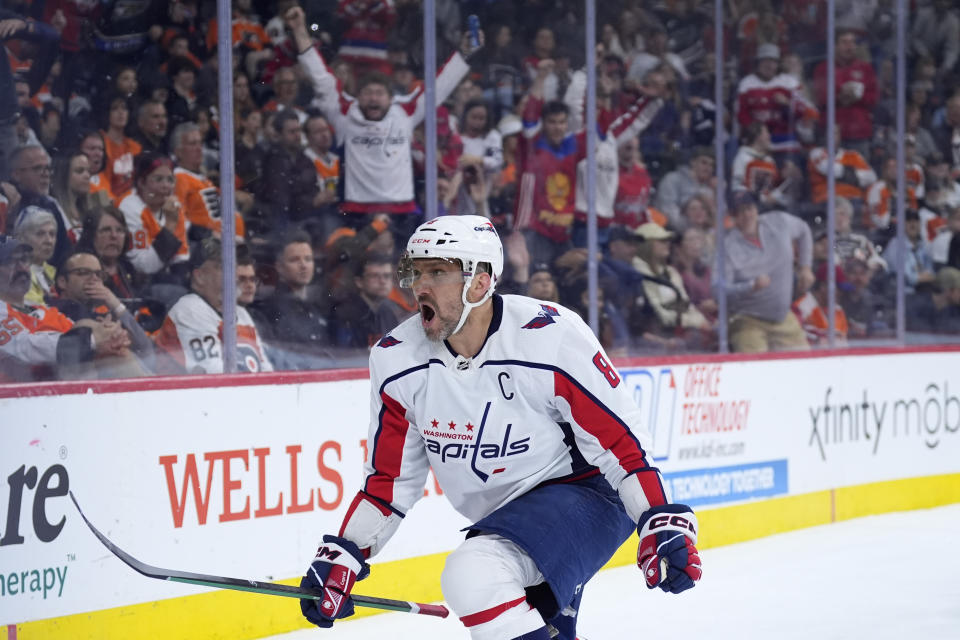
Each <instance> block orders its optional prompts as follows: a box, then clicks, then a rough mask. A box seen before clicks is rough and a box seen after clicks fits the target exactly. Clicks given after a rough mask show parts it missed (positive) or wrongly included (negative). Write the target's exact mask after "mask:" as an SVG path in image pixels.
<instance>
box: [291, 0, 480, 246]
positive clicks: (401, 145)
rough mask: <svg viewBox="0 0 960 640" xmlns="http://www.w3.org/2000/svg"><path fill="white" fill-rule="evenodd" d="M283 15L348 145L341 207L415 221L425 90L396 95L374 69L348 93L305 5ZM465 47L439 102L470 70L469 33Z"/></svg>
mask: <svg viewBox="0 0 960 640" xmlns="http://www.w3.org/2000/svg"><path fill="white" fill-rule="evenodd" d="M284 17H285V19H286V21H287V26H289V27H290V30H291V32H292V33H293V37H294V40H295V42H296V45H297V51H298V52H299V61H300V65H301V66H302V67H303V69H304V71H306V73H307V75H308V76H309V78H310V80H311V81H312V82H313V89H314V92H315V93H316V94H317V100H318V101H319V106H320V110H321V111H322V112H323V115H324V116H326V118H327V120H328V121H329V122H330V125H331V126H332V127H333V130H334V131H335V132H336V135H337V145H338V146H339V145H343V147H344V161H343V166H344V172H345V176H344V200H343V203H342V204H341V207H340V208H341V210H342V211H343V212H344V213H353V214H372V213H389V214H397V215H406V217H407V220H408V221H409V220H415V218H414V215H415V214H416V213H417V212H418V209H417V204H416V202H415V201H414V199H413V164H412V159H411V155H410V143H411V141H412V139H413V130H414V128H415V127H416V126H417V125H418V124H419V123H420V122H421V121H422V120H423V116H424V113H425V112H426V109H427V107H426V105H425V102H426V98H425V95H424V93H423V89H422V88H419V89H417V90H415V91H414V92H413V93H412V94H410V95H407V96H402V97H394V96H392V95H391V93H390V81H389V79H388V78H387V77H386V76H384V75H382V74H376V73H372V74H368V75H365V76H364V77H363V78H361V80H360V84H359V89H358V90H357V94H358V95H357V96H356V97H353V96H350V95H348V94H346V93H345V92H344V91H343V90H342V88H341V87H340V86H338V83H337V79H336V77H335V76H334V75H333V73H332V72H331V71H330V69H329V68H328V67H327V65H326V63H325V62H324V60H323V58H321V57H320V54H319V53H318V52H317V50H316V48H315V47H314V46H313V41H312V40H311V39H310V35H309V33H308V32H307V27H306V24H305V20H304V14H303V9H301V8H300V7H292V8H291V9H289V10H288V11H287V12H286V14H285V15H284ZM481 44H482V37H481ZM461 51H462V53H460V52H457V53H454V54H453V55H452V56H451V57H450V59H449V60H447V62H446V64H444V65H443V67H442V69H441V70H440V72H439V73H438V74H437V96H436V101H437V103H438V104H439V103H442V102H443V101H444V100H446V98H447V96H448V95H449V94H450V92H451V91H453V89H454V87H456V85H457V83H458V82H460V80H461V79H462V78H463V77H464V76H465V75H466V74H467V72H468V71H469V66H468V65H467V62H466V60H465V57H467V56H469V55H470V54H472V53H473V52H474V51H476V48H473V47H471V45H470V44H469V38H468V37H467V35H466V34H464V38H463V44H462V45H461ZM361 226H362V225H361ZM400 228H401V229H402V228H404V226H403V225H401V226H400ZM406 228H407V229H408V230H409V229H411V228H413V227H412V226H406ZM408 232H409V231H408Z"/></svg>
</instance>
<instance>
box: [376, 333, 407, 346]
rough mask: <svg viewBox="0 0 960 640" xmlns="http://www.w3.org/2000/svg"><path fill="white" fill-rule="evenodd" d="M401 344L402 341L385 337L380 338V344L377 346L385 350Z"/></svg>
mask: <svg viewBox="0 0 960 640" xmlns="http://www.w3.org/2000/svg"><path fill="white" fill-rule="evenodd" d="M401 342H403V340H397V339H396V338H394V337H393V336H391V335H386V336H383V337H382V338H380V342H378V343H377V346H378V347H383V348H384V349H386V348H387V347H392V346H394V345H397V344H400V343H401Z"/></svg>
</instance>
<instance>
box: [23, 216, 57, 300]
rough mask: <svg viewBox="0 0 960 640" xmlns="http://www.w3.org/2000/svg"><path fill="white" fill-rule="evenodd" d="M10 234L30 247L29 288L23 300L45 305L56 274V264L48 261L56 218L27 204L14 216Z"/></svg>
mask: <svg viewBox="0 0 960 640" xmlns="http://www.w3.org/2000/svg"><path fill="white" fill-rule="evenodd" d="M13 235H14V237H16V239H17V240H19V241H20V242H22V243H23V244H26V245H29V246H30V248H31V249H33V251H32V252H31V253H30V256H31V262H30V290H29V291H28V292H27V295H26V296H25V297H24V299H25V300H26V302H27V304H30V305H43V304H46V298H47V296H49V295H50V290H51V289H52V287H53V280H54V278H56V276H57V269H56V267H54V266H53V265H52V264H50V259H51V257H52V256H53V250H54V247H55V245H56V241H57V221H56V219H54V217H53V214H52V213H50V212H49V211H46V210H44V209H41V208H39V207H36V206H30V207H27V208H26V209H24V210H23V211H21V212H20V215H19V216H18V217H17V224H16V226H15V227H14V230H13Z"/></svg>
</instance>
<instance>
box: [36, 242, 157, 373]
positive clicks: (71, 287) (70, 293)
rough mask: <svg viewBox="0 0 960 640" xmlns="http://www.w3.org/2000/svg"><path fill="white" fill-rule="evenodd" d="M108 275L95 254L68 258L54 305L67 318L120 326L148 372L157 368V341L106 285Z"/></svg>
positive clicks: (57, 284) (78, 254)
mask: <svg viewBox="0 0 960 640" xmlns="http://www.w3.org/2000/svg"><path fill="white" fill-rule="evenodd" d="M106 278H107V272H106V271H104V270H103V266H102V265H101V264H100V259H99V258H97V256H95V255H93V254H92V253H86V252H83V251H78V252H76V253H74V254H72V255H71V256H70V257H68V258H67V259H66V260H65V261H64V263H63V267H62V268H61V269H60V271H59V272H58V273H57V279H56V291H57V296H56V297H54V298H51V299H50V306H51V307H55V308H57V309H59V310H60V312H61V313H63V314H64V315H65V316H67V317H68V318H70V319H71V320H73V321H74V322H77V321H79V320H85V319H89V320H97V321H101V320H103V321H107V322H111V323H118V324H119V325H120V326H121V327H122V328H123V330H124V331H126V332H127V336H128V337H129V338H130V351H132V352H133V354H135V355H136V356H137V358H139V360H140V362H141V364H142V365H143V366H144V367H145V368H146V369H152V368H153V359H154V353H153V342H152V341H151V340H150V338H149V337H147V334H146V333H145V332H144V331H143V329H142V328H141V327H140V325H139V323H137V319H136V318H135V317H134V315H133V313H131V312H130V310H129V309H127V307H126V306H125V305H124V304H123V302H121V301H120V299H119V298H118V297H117V296H116V294H115V293H113V291H111V290H110V289H109V288H108V287H107V286H106V284H105V283H104V281H105V279H106Z"/></svg>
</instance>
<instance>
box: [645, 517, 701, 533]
mask: <svg viewBox="0 0 960 640" xmlns="http://www.w3.org/2000/svg"><path fill="white" fill-rule="evenodd" d="M668 525H670V526H674V527H678V528H680V529H689V530H690V532H691V533H693V534H694V535H696V534H697V530H696V529H694V528H693V523H692V522H690V521H689V520H687V519H686V518H684V517H683V516H676V515H674V516H671V515H662V516H657V517H656V518H653V519H652V520H651V521H650V525H649V526H650V531H651V532H653V531H656V530H657V529H661V528H663V527H666V526H668Z"/></svg>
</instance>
